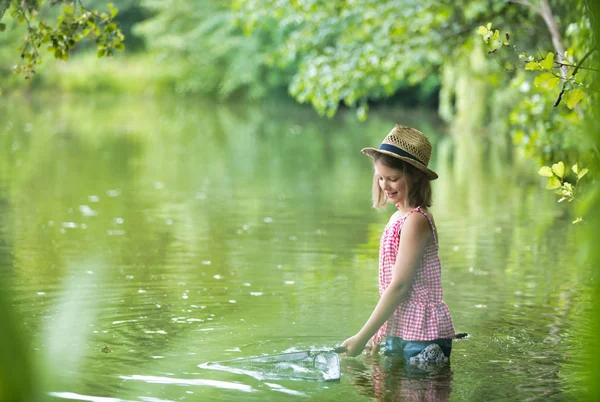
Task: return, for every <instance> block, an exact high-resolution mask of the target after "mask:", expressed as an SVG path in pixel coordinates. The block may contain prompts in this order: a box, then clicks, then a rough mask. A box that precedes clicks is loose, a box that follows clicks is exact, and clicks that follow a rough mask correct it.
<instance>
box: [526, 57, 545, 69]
mask: <svg viewBox="0 0 600 402" xmlns="http://www.w3.org/2000/svg"><path fill="white" fill-rule="evenodd" d="M525 70H527V71H535V70H542V67H541V66H540V63H538V62H537V61H535V60H534V61H530V62H529V63H527V64H525Z"/></svg>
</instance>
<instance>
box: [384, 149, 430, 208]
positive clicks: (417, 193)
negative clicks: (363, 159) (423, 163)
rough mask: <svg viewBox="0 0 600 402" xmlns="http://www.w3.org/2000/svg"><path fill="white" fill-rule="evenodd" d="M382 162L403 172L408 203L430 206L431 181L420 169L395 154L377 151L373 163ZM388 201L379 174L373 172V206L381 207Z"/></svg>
mask: <svg viewBox="0 0 600 402" xmlns="http://www.w3.org/2000/svg"><path fill="white" fill-rule="evenodd" d="M375 162H380V163H382V164H383V165H385V166H387V167H389V168H392V169H397V170H399V171H401V172H402V175H403V177H404V180H405V181H406V186H407V188H408V192H407V194H406V200H405V201H406V203H407V205H409V206H411V207H424V208H429V207H430V206H431V202H432V193H431V181H430V180H429V178H428V177H427V176H426V175H425V173H423V172H422V171H421V170H420V169H417V168H416V167H414V166H413V165H411V164H410V163H406V162H403V161H402V160H400V159H398V158H394V157H393V156H390V155H386V154H382V153H379V152H376V153H374V154H373V164H375ZM386 203H387V197H386V196H385V193H384V192H383V190H382V189H381V187H379V180H378V178H377V174H376V173H373V208H380V207H382V206H384V205H385V204H386Z"/></svg>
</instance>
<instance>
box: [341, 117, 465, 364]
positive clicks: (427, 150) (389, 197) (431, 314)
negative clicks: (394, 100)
mask: <svg viewBox="0 0 600 402" xmlns="http://www.w3.org/2000/svg"><path fill="white" fill-rule="evenodd" d="M361 152H363V153H364V154H366V155H368V156H370V157H371V158H373V166H374V169H375V173H374V177H373V206H374V207H375V208H378V207H381V206H383V205H385V203H386V201H387V202H390V203H392V204H394V205H395V206H396V207H397V208H398V211H396V212H395V213H394V214H393V215H392V217H391V218H390V221H389V222H388V224H387V226H386V227H385V230H384V232H383V235H382V237H381V243H380V246H379V294H380V295H381V298H380V299H379V302H378V303H377V306H376V307H375V309H374V310H373V313H372V314H371V316H370V317H369V319H368V320H367V322H366V323H365V325H364V326H363V327H362V329H361V330H360V331H359V332H358V333H357V334H356V335H354V336H353V337H351V338H348V339H346V340H345V341H344V342H343V343H342V346H343V347H345V348H346V350H347V351H346V353H345V355H347V356H357V355H359V354H360V353H361V352H362V351H363V350H364V348H365V345H366V343H367V341H369V339H371V345H372V348H371V353H372V354H374V353H377V352H378V350H379V345H380V343H381V342H382V341H384V342H385V354H386V355H390V356H403V357H404V359H405V360H408V361H423V360H424V359H425V360H427V359H428V358H431V359H435V360H437V361H439V360H440V359H447V358H448V357H450V351H451V349H452V339H453V338H454V337H455V333H454V326H453V325H452V318H451V316H450V310H449V309H448V306H447V305H446V303H444V302H443V301H442V284H441V265H440V260H439V257H438V238H437V231H436V228H435V223H434V221H433V216H432V215H431V213H430V212H429V210H428V209H427V208H429V207H430V206H431V184H430V181H431V180H435V179H437V177H438V176H437V174H436V173H435V172H434V171H432V170H430V169H429V168H428V167H427V164H428V163H429V158H430V156H431V143H430V142H429V140H428V139H427V137H425V136H424V135H423V134H422V133H421V132H420V131H418V130H415V129H413V128H409V127H402V126H398V125H396V126H395V127H394V129H393V130H392V131H391V132H390V133H389V134H388V135H387V136H386V137H385V139H384V140H383V142H382V144H381V146H380V147H379V149H375V148H364V149H363V150H362V151H361ZM442 353H443V355H442ZM411 358H412V360H411Z"/></svg>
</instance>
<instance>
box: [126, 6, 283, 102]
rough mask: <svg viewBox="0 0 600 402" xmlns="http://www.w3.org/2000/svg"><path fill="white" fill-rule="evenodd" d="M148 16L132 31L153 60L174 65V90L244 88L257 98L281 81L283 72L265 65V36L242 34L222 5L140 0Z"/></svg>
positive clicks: (223, 94) (222, 93)
mask: <svg viewBox="0 0 600 402" xmlns="http://www.w3.org/2000/svg"><path fill="white" fill-rule="evenodd" d="M142 4H143V5H144V6H145V7H146V8H147V9H148V10H150V11H151V12H152V13H153V14H154V17H152V18H149V19H148V20H146V21H144V22H143V23H141V24H139V25H138V26H137V27H136V28H135V29H134V32H135V33H136V34H139V35H141V36H142V37H144V38H145V40H146V43H147V46H148V48H149V49H150V50H151V51H154V52H156V53H157V54H158V61H159V63H165V64H169V65H171V66H175V72H174V74H175V75H176V82H177V83H176V88H175V89H176V91H177V92H178V93H189V92H200V93H204V94H215V95H217V97H219V98H222V99H225V98H230V97H234V96H236V95H237V94H239V93H241V92H244V93H245V94H246V95H248V96H249V97H250V98H260V97H263V96H265V95H266V93H267V91H268V90H272V89H273V88H277V87H281V86H283V85H284V78H283V77H284V74H285V73H282V72H280V71H279V70H272V69H269V68H267V65H266V63H265V57H264V49H265V48H268V47H269V45H268V44H269V39H268V38H266V37H264V36H256V37H245V36H244V35H242V33H241V31H240V30H239V29H237V28H236V27H235V26H234V24H233V13H232V11H231V9H230V8H229V6H228V4H226V3H223V2H219V1H213V0H203V1H199V2H190V1H179V2H168V3H167V2H163V1H157V0H145V1H144V2H143V3H142Z"/></svg>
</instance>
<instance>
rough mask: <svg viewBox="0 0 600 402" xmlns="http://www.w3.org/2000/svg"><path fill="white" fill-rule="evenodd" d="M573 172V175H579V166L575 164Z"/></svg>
mask: <svg viewBox="0 0 600 402" xmlns="http://www.w3.org/2000/svg"><path fill="white" fill-rule="evenodd" d="M571 170H572V171H573V173H575V174H577V173H578V172H579V167H578V166H577V164H574V165H573V167H572V168H571Z"/></svg>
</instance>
